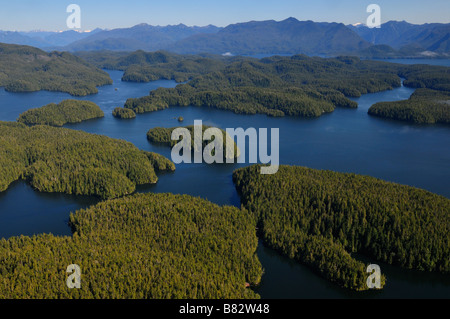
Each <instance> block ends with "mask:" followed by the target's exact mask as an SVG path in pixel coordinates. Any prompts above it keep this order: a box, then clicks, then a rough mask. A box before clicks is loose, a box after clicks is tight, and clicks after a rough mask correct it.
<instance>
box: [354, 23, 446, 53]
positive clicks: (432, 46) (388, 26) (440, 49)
mask: <svg viewBox="0 0 450 319" xmlns="http://www.w3.org/2000/svg"><path fill="white" fill-rule="evenodd" d="M348 27H349V28H350V29H352V30H353V31H355V32H356V33H357V34H358V35H359V36H360V37H362V38H363V39H364V40H365V41H367V42H370V43H371V44H374V45H388V46H390V47H392V48H393V49H395V50H398V51H399V52H401V53H405V54H407V53H420V52H427V51H428V52H434V53H450V24H443V23H429V24H421V25H418V24H411V23H408V22H406V21H389V22H386V23H384V24H382V25H381V28H369V27H367V26H365V25H357V26H352V25H350V26H348Z"/></svg>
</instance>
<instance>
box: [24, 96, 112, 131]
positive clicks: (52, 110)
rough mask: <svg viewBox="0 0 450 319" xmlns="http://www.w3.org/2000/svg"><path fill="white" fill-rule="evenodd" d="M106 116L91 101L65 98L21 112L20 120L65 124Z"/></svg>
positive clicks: (52, 124) (34, 122)
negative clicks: (59, 101) (58, 101)
mask: <svg viewBox="0 0 450 319" xmlns="http://www.w3.org/2000/svg"><path fill="white" fill-rule="evenodd" d="M103 116H105V115H104V113H103V111H102V110H101V109H100V107H99V106H98V105H97V104H95V103H93V102H91V101H80V100H64V101H62V102H61V103H58V104H55V103H50V104H48V105H45V106H42V107H40V108H36V109H30V110H28V111H25V112H24V113H22V114H20V116H19V118H18V119H17V121H18V122H20V123H24V124H27V125H51V126H63V125H64V124H67V123H79V122H82V121H86V120H90V119H94V118H99V117H103Z"/></svg>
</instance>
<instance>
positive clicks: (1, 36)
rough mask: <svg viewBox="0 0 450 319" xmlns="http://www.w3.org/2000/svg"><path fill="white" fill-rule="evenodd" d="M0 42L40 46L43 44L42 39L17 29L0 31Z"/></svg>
mask: <svg viewBox="0 0 450 319" xmlns="http://www.w3.org/2000/svg"><path fill="white" fill-rule="evenodd" d="M0 43H7V44H21V45H30V46H34V47H40V46H41V45H42V43H43V42H42V40H41V39H35V38H32V37H28V36H26V35H23V34H21V33H20V32H16V31H0Z"/></svg>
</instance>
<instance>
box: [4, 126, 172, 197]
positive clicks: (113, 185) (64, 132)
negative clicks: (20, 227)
mask: <svg viewBox="0 0 450 319" xmlns="http://www.w3.org/2000/svg"><path fill="white" fill-rule="evenodd" d="M169 162H170V161H169V160H168V159H166V158H164V157H162V156H152V155H150V156H149V153H148V152H144V151H140V150H139V149H138V148H136V147H135V146H134V145H133V144H131V143H129V142H126V141H122V140H116V139H112V138H109V137H106V136H101V135H94V134H89V133H85V132H81V131H75V130H69V129H65V128H56V127H51V126H44V125H36V126H31V127H28V126H26V125H24V124H22V123H13V122H0V191H4V190H6V189H7V188H8V186H9V184H11V183H12V182H13V181H15V180H18V179H25V180H27V181H28V182H29V183H30V185H31V186H33V187H34V188H35V189H37V190H38V191H42V192H62V193H67V194H76V195H94V196H98V197H101V198H104V199H105V198H115V197H120V196H124V195H127V194H131V193H133V192H134V191H135V189H136V185H141V184H150V183H156V181H157V180H158V178H157V176H156V173H155V168H156V169H157V170H163V169H165V168H167V169H169V170H174V168H175V167H174V166H173V163H172V164H169Z"/></svg>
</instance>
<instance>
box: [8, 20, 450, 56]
mask: <svg viewBox="0 0 450 319" xmlns="http://www.w3.org/2000/svg"><path fill="white" fill-rule="evenodd" d="M0 42H3V43H12V44H22V45H30V46H34V47H38V48H41V49H45V50H47V51H52V50H58V51H104V50H109V51H128V52H131V51H136V50H144V51H158V50H166V51H171V52H175V53H183V54H186V53H213V54H226V53H227V54H236V55H237V54H300V53H303V54H308V55H342V54H352V55H359V56H364V57H404V56H430V57H433V56H436V55H440V56H450V24H440V23H432V24H423V25H416V24H411V23H408V22H405V21H389V22H387V23H384V24H383V25H382V26H381V28H368V27H367V26H365V25H363V24H357V25H348V26H345V25H343V24H341V23H323V22H322V23H319V22H313V21H298V20H297V19H295V18H289V19H286V20H283V21H274V20H268V21H250V22H244V23H237V24H231V25H229V26H227V27H225V28H219V27H216V26H213V25H209V26H205V27H196V26H194V27H188V26H186V25H184V24H179V25H169V26H151V25H148V24H145V23H143V24H138V25H136V26H133V27H131V28H120V29H113V30H101V29H96V30H94V31H92V32H76V31H74V30H69V31H65V32H48V31H31V32H12V31H0Z"/></svg>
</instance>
